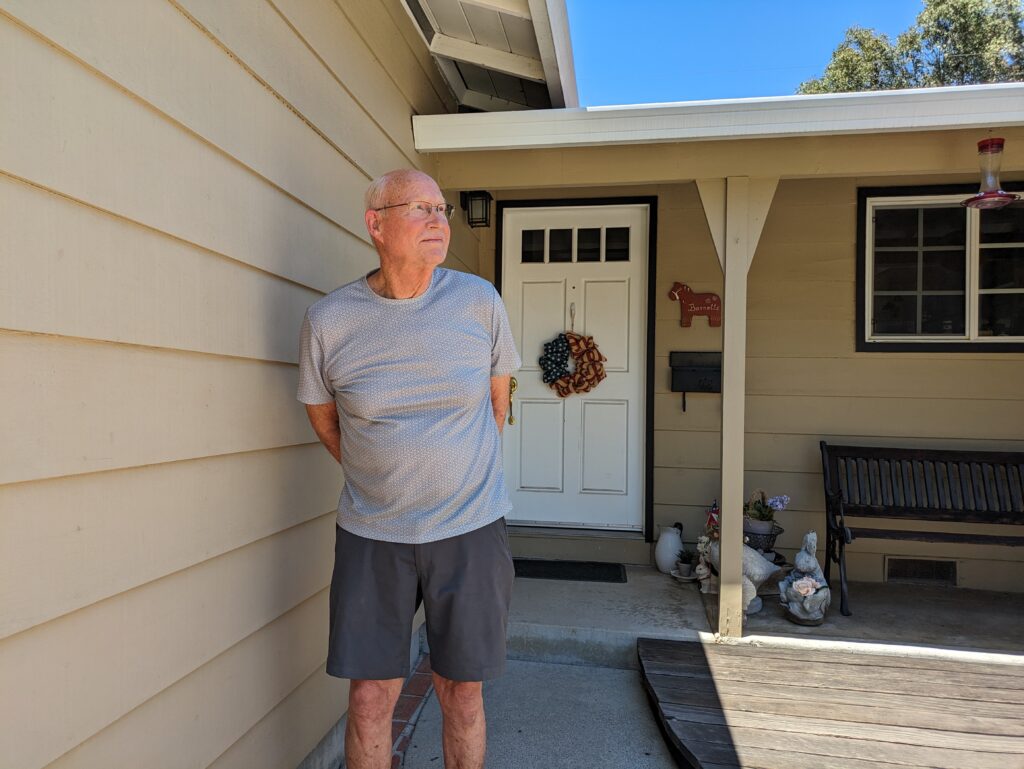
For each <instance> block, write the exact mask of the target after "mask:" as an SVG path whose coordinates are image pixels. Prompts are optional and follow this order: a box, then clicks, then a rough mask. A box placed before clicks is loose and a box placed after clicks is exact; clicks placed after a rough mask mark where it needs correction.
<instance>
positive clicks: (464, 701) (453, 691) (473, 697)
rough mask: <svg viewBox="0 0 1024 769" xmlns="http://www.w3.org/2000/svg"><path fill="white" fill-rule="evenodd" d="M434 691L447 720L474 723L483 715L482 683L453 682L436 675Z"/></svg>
mask: <svg viewBox="0 0 1024 769" xmlns="http://www.w3.org/2000/svg"><path fill="white" fill-rule="evenodd" d="M434 689H435V690H436V691H437V698H438V700H439V701H440V703H441V710H442V711H443V712H444V715H445V717H447V718H457V719H459V720H462V721H473V720H475V719H476V718H477V717H478V716H480V715H481V714H482V713H483V706H484V698H483V684H482V683H481V682H480V681H452V680H449V679H447V678H445V677H443V676H440V675H438V674H437V673H434Z"/></svg>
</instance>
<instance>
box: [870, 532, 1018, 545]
mask: <svg viewBox="0 0 1024 769" xmlns="http://www.w3.org/2000/svg"><path fill="white" fill-rule="evenodd" d="M850 531H851V532H852V533H853V537H854V539H899V540H911V541H914V542H957V543H960V544H968V545H1004V546H1007V547H1024V537H1017V536H1013V535H1001V534H970V533H955V532H948V531H907V530H903V529H859V528H856V527H852V528H851V529H850Z"/></svg>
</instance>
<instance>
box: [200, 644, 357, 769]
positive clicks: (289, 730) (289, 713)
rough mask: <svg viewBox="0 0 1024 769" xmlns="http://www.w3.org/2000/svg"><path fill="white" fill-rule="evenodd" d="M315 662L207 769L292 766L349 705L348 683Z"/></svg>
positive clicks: (262, 768) (290, 768) (303, 756)
mask: <svg viewBox="0 0 1024 769" xmlns="http://www.w3.org/2000/svg"><path fill="white" fill-rule="evenodd" d="M322 668H323V665H322V664H320V665H317V667H316V669H315V670H314V671H313V673H312V675H310V676H309V678H307V679H306V680H305V681H303V682H302V683H301V684H299V686H298V687H296V688H295V689H294V690H293V691H292V692H291V693H290V694H289V695H288V696H287V697H286V698H285V699H283V700H282V701H281V702H280V703H279V704H278V705H277V706H275V708H274V709H273V710H272V711H270V712H269V713H268V714H267V715H266V716H264V717H263V718H262V719H261V720H260V721H259V722H258V723H257V724H256V725H255V726H253V728H252V729H250V730H249V731H248V732H246V733H245V734H244V735H242V737H240V738H239V739H238V741H237V742H236V743H235V744H234V745H232V746H231V747H230V748H228V749H227V750H226V751H224V753H222V754H221V755H220V756H219V757H218V758H217V760H216V761H214V762H213V763H212V764H210V769H282V767H286V768H287V769H292V767H296V766H298V765H299V764H300V763H301V762H302V759H303V758H305V757H306V755H307V754H308V753H309V746H310V745H315V744H316V743H317V742H318V741H319V740H320V739H321V738H322V737H323V736H324V735H325V734H326V733H327V732H328V731H329V730H330V728H331V727H332V726H334V724H335V723H337V721H338V718H339V716H340V714H342V713H344V712H345V710H346V708H347V706H348V688H349V683H348V681H347V680H346V679H342V678H332V677H331V676H328V675H327V674H326V673H324V671H323V669H322Z"/></svg>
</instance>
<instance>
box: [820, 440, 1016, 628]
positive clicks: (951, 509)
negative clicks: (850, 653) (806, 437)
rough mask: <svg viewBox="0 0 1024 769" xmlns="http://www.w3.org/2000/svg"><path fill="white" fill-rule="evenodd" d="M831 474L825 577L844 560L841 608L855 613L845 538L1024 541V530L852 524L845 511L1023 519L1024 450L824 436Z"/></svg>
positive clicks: (825, 470)
mask: <svg viewBox="0 0 1024 769" xmlns="http://www.w3.org/2000/svg"><path fill="white" fill-rule="evenodd" d="M821 468H822V474H823V476H824V481H825V519H826V524H827V525H826V540H825V569H824V571H825V580H826V581H827V582H828V583H829V584H830V585H831V584H832V583H831V580H830V576H831V564H832V562H833V561H834V562H835V563H837V564H839V580H840V583H841V586H842V594H841V595H842V598H841V602H840V607H839V608H840V611H841V612H842V613H843V614H844V615H846V616H850V614H851V612H850V607H849V601H848V599H847V587H846V554H845V549H846V545H848V544H849V543H850V542H852V541H853V540H854V539H904V540H916V541H918V542H964V543H968V544H978V545H1007V546H1010V547H1021V546H1024V537H1019V536H1007V535H1001V534H977V533H974V532H970V533H966V532H965V533H957V532H943V531H907V530H900V529H875V528H864V527H863V526H862V525H854V526H851V525H850V524H849V523H848V522H847V518H850V517H855V518H899V519H905V520H917V521H956V522H959V523H980V524H997V523H999V524H1002V523H1011V524H1014V523H1015V524H1024V452H996V451H940V450H931V449H897V448H883V447H876V446H829V445H828V444H827V443H826V442H825V441H821Z"/></svg>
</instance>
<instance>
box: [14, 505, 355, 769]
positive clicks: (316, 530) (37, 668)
mask: <svg viewBox="0 0 1024 769" xmlns="http://www.w3.org/2000/svg"><path fill="white" fill-rule="evenodd" d="M334 528H335V524H334V515H333V514H330V513H329V514H326V515H321V516H320V517H318V518H316V519H314V520H311V521H309V522H306V523H303V524H299V525H298V526H294V527H291V528H289V529H287V530H285V531H284V532H282V533H281V534H279V535H277V536H272V537H267V538H264V539H261V540H258V541H256V542H254V543H252V544H250V545H246V546H245V547H242V548H239V549H237V550H234V551H231V552H229V553H226V554H224V555H222V556H219V557H216V558H212V559H209V560H204V561H202V562H200V563H198V564H196V565H194V566H192V567H191V568H188V569H185V570H182V571H179V572H176V573H174V574H172V575H170V576H168V577H165V578H163V579H159V580H156V581H154V582H150V583H147V584H144V585H141V586H139V587H137V588H135V589H133V590H130V591H127V592H125V593H121V594H119V595H116V596H114V597H113V598H110V599H107V600H105V601H101V602H99V603H96V604H93V605H91V606H89V607H87V608H85V609H82V610H81V611H76V612H72V613H70V614H67V615H64V616H63V617H60V618H58V619H55V620H53V621H51V622H47V623H45V624H43V625H39V626H37V627H35V628H32V629H30V630H27V631H25V632H23V633H18V634H17V635H14V636H10V637H8V638H6V639H4V640H3V641H0V652H2V653H0V683H2V691H4V692H18V693H19V696H18V697H9V696H5V697H4V698H3V700H2V702H3V704H2V706H0V707H2V708H3V712H2V718H3V722H4V724H5V728H6V729H8V730H9V731H8V733H9V734H14V735H20V734H24V735H32V739H26V740H24V741H18V744H17V745H15V746H12V749H13V750H14V754H13V755H11V756H10V758H9V760H10V761H11V766H18V767H22V766H25V767H27V766H42V765H45V764H46V763H47V762H48V761H52V760H53V759H55V758H57V757H58V756H60V755H61V754H62V753H64V752H65V751H67V750H69V749H71V748H73V747H74V746H76V745H78V744H79V743H81V742H83V741H85V740H87V739H88V738H89V737H90V736H91V735H93V734H96V733H97V732H99V731H100V730H102V729H105V728H106V727H108V726H109V725H110V724H112V723H114V722H115V721H117V720H118V719H121V718H122V717H123V716H125V715H126V714H128V713H130V712H131V711H132V710H133V709H135V708H137V707H138V706H139V705H142V704H143V703H144V702H146V701H147V700H150V699H151V698H153V697H154V696H156V695H160V693H161V692H162V691H163V690H164V689H166V688H167V687H170V686H172V685H173V684H175V682H177V681H179V680H181V679H183V678H185V677H187V676H188V675H189V674H190V673H192V671H194V670H195V669H196V668H197V667H199V666H200V665H203V664H205V663H206V662H208V661H210V660H212V659H214V658H215V657H217V656H218V655H220V654H222V653H223V652H225V651H227V650H229V649H231V648H232V647H233V646H235V645H236V644H238V643H239V641H241V640H242V639H244V638H246V637H248V636H250V635H251V634H253V633H257V632H258V631H259V630H260V628H262V627H264V626H265V625H267V624H268V623H270V622H272V621H274V620H275V619H276V618H278V617H280V616H281V615H283V614H285V613H286V612H288V611H289V610H291V609H292V607H294V606H296V605H297V604H299V603H301V602H302V601H305V600H306V599H308V598H309V597H310V596H312V595H314V594H317V593H319V592H321V591H322V590H323V588H324V586H325V585H326V584H327V581H328V579H329V575H330V568H331V553H332V548H331V547H330V546H329V545H330V543H332V542H333V533H334ZM325 627H326V613H325V615H324V617H323V618H322V619H321V620H317V621H316V622H315V624H312V625H310V626H309V632H313V629H314V628H316V629H317V630H319V629H321V628H325ZM317 634H318V635H319V633H317ZM315 648H316V649H317V650H322V649H324V648H326V639H325V638H323V639H318V642H317V643H316V645H315ZM315 662H316V660H311V661H310V664H309V666H308V667H306V666H305V665H304V666H303V669H302V678H305V677H306V676H307V675H309V673H310V672H311V670H312V665H313V664H315ZM286 666H287V662H286V661H285V660H283V659H275V660H273V664H271V660H270V659H268V660H266V663H265V667H260V668H253V669H252V670H251V671H250V673H249V675H248V677H249V678H254V679H256V678H263V677H266V678H270V679H273V678H275V677H277V676H278V675H280V669H283V668H285V667H286ZM53 667H56V668H57V669H59V670H60V671H62V674H61V675H51V674H48V671H49V670H50V669H51V668H53ZM299 680H301V678H300V679H299ZM225 683H226V682H225ZM297 684H298V680H296V681H294V682H293V684H292V686H295V685H297ZM227 688H228V689H230V688H231V687H227ZM289 690H290V688H289ZM231 694H232V693H231V692H230V691H228V692H226V693H225V695H231ZM157 699H158V700H159V697H157ZM232 699H233V701H234V705H233V707H236V708H237V707H240V706H243V703H244V699H245V698H244V697H243V696H241V692H240V691H236V692H234V696H233V697H232ZM199 706H200V703H192V704H191V706H190V707H191V709H193V710H194V709H195V708H197V707H199ZM54 714H60V715H61V718H60V721H59V729H55V727H56V726H57V724H55V723H54V719H53V715H54ZM262 715H263V714H262V713H261V714H259V716H257V719H258V718H259V717H261V716H262ZM254 722H255V721H253V722H252V723H254ZM250 725H251V723H250V724H248V725H247V726H246V728H248V726H250ZM210 726H211V724H205V725H204V731H205V729H206V728H209V727H210ZM157 731H158V732H162V734H156V733H153V734H149V735H147V736H146V738H147V739H153V740H155V741H160V740H162V739H172V738H176V739H178V740H179V741H183V742H184V741H186V740H182V736H183V735H184V734H186V733H187V734H189V737H190V739H193V738H194V739H200V738H201V735H200V734H199V733H196V732H193V731H192V730H190V729H189V727H188V721H185V720H178V721H174V720H168V721H167V722H166V723H165V725H164V727H163V728H162V729H159V730H157ZM48 735H49V736H48ZM140 737H142V735H140ZM210 738H211V739H219V740H222V741H223V744H222V747H221V749H222V750H223V748H225V747H227V745H229V744H231V742H234V738H232V739H229V740H226V741H224V736H223V735H216V734H212V735H210ZM218 752H219V751H218ZM119 755H120V756H122V757H124V756H129V755H133V751H131V750H129V749H128V746H121V748H120V752H119ZM122 760H123V758H122ZM136 760H137V763H136V764H135V765H136V766H161V767H162V766H167V764H165V763H162V762H160V761H142V760H141V756H139V757H138V758H137V759H136ZM85 765H88V766H117V765H123V764H118V763H117V762H114V763H99V762H95V763H91V764H90V763H86V764H85Z"/></svg>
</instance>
